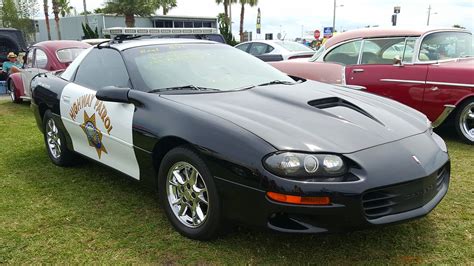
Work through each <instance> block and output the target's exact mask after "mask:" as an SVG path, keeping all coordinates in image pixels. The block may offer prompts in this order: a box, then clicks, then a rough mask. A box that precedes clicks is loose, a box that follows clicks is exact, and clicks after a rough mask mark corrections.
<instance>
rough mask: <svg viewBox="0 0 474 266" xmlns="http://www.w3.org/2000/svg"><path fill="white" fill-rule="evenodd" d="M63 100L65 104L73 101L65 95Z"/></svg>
mask: <svg viewBox="0 0 474 266" xmlns="http://www.w3.org/2000/svg"><path fill="white" fill-rule="evenodd" d="M61 98H62V99H63V102H65V103H69V101H70V100H71V97H69V96H65V95H63V96H62V97H61Z"/></svg>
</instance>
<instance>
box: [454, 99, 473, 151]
mask: <svg viewBox="0 0 474 266" xmlns="http://www.w3.org/2000/svg"><path fill="white" fill-rule="evenodd" d="M456 130H457V132H458V134H459V136H460V137H461V139H462V140H463V141H464V142H466V143H468V144H471V145H472V144H474V99H470V100H468V101H466V102H464V103H463V104H462V105H461V106H459V109H458V112H457V113H456Z"/></svg>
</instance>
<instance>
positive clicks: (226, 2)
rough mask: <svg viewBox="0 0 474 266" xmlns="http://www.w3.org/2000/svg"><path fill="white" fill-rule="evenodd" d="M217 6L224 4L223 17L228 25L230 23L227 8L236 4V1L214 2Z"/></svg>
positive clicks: (220, 0)
mask: <svg viewBox="0 0 474 266" xmlns="http://www.w3.org/2000/svg"><path fill="white" fill-rule="evenodd" d="M216 3H217V4H218V5H220V4H224V17H225V18H226V19H227V21H228V23H231V21H230V18H229V6H230V5H232V4H233V3H237V0H216Z"/></svg>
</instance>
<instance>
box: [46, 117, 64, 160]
mask: <svg viewBox="0 0 474 266" xmlns="http://www.w3.org/2000/svg"><path fill="white" fill-rule="evenodd" d="M46 141H47V144H48V148H49V151H50V152H51V155H52V156H53V157H54V159H59V157H61V138H60V137H59V131H58V128H57V127H56V123H55V122H54V120H53V119H52V118H50V119H49V120H48V122H47V124H46Z"/></svg>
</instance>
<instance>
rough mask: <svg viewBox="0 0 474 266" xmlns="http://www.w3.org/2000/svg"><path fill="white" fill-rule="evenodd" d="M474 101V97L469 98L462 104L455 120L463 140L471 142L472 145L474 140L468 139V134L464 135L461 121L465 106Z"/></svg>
mask: <svg viewBox="0 0 474 266" xmlns="http://www.w3.org/2000/svg"><path fill="white" fill-rule="evenodd" d="M473 102H474V99H469V100H467V101H465V102H464V103H463V104H461V105H460V106H459V109H458V111H457V113H456V119H455V121H454V123H455V125H454V126H455V127H456V131H457V133H458V135H459V137H460V138H461V140H462V141H463V142H465V143H467V144H471V145H474V142H473V141H471V140H470V139H468V138H467V137H466V136H464V134H463V132H462V129H461V126H460V123H459V122H460V120H461V114H462V112H463V110H464V108H466V106H468V105H469V104H471V103H473Z"/></svg>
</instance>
